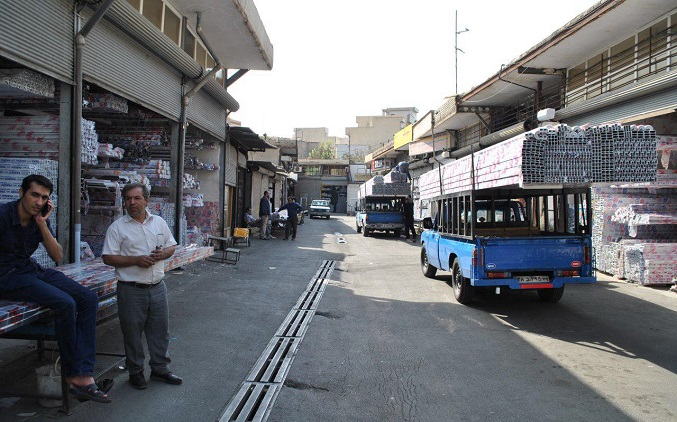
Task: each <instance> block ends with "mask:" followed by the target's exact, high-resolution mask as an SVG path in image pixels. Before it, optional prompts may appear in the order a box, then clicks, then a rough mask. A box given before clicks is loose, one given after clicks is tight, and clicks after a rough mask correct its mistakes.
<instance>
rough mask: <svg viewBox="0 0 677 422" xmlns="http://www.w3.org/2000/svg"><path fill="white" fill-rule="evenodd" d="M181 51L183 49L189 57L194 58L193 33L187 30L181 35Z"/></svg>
mask: <svg viewBox="0 0 677 422" xmlns="http://www.w3.org/2000/svg"><path fill="white" fill-rule="evenodd" d="M183 38H184V40H183V51H185V52H186V53H187V54H188V55H189V56H190V57H192V58H195V35H193V33H192V32H191V31H190V30H188V31H186V33H185V34H184V36H183Z"/></svg>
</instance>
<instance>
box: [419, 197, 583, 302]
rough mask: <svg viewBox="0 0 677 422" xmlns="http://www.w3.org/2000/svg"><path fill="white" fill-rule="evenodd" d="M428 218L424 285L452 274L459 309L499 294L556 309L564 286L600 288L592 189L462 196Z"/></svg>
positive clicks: (439, 202) (437, 203)
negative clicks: (485, 294) (480, 295)
mask: <svg viewBox="0 0 677 422" xmlns="http://www.w3.org/2000/svg"><path fill="white" fill-rule="evenodd" d="M431 211H432V212H431V215H433V216H435V217H434V220H432V219H427V220H426V221H425V222H424V227H425V228H426V230H424V232H423V233H422V234H421V246H422V247H421V269H422V271H423V274H424V275H425V276H426V277H434V276H435V274H436V272H437V270H438V269H440V270H445V271H450V272H451V273H452V280H451V282H452V287H453V289H454V297H455V298H456V300H457V301H458V302H460V303H469V302H471V301H472V300H473V297H474V293H475V291H476V289H479V288H490V289H495V291H496V292H497V293H499V292H500V288H502V287H505V288H509V289H518V290H535V291H537V292H538V295H539V297H540V298H541V299H542V300H544V301H547V302H557V301H559V300H560V299H561V298H562V295H563V293H564V286H565V285H566V284H572V283H594V282H595V281H596V278H595V274H594V271H593V262H592V241H591V236H590V233H591V218H590V216H591V212H592V209H591V205H590V191H589V189H587V188H568V189H567V188H561V189H533V190H532V189H529V190H527V189H511V190H508V191H507V192H506V191H502V190H500V189H496V190H486V191H474V192H463V193H459V194H454V195H447V196H445V197H441V198H435V199H434V200H433V201H431Z"/></svg>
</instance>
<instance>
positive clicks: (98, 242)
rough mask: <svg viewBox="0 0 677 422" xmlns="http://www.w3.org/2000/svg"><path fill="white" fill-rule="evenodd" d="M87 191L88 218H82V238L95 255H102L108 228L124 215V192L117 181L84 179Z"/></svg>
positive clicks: (84, 204) (83, 208)
mask: <svg viewBox="0 0 677 422" xmlns="http://www.w3.org/2000/svg"><path fill="white" fill-rule="evenodd" d="M82 183H83V191H84V193H85V196H84V201H83V205H82V210H83V213H84V214H85V215H86V218H83V219H82V231H81V239H82V240H83V241H85V242H87V244H88V245H89V247H90V248H91V250H92V252H93V253H94V255H95V256H101V252H102V251H103V240H104V236H105V234H106V230H107V228H108V227H109V226H110V225H111V224H112V223H113V221H115V220H117V219H118V218H120V216H122V193H121V189H120V184H119V183H118V182H116V181H111V180H102V179H87V178H85V179H83V180H82Z"/></svg>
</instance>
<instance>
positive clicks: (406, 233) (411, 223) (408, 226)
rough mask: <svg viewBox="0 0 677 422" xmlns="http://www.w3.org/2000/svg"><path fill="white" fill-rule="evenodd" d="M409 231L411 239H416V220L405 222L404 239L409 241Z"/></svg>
mask: <svg viewBox="0 0 677 422" xmlns="http://www.w3.org/2000/svg"><path fill="white" fill-rule="evenodd" d="M409 230H411V237H413V238H416V228H415V227H414V219H413V218H412V219H408V218H407V219H405V220H404V237H406V238H407V239H409Z"/></svg>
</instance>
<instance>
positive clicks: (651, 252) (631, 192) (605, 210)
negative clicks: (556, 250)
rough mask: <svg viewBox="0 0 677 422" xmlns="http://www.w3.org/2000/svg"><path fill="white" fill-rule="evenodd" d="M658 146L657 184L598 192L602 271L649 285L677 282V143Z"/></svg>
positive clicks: (668, 139) (667, 139)
mask: <svg viewBox="0 0 677 422" xmlns="http://www.w3.org/2000/svg"><path fill="white" fill-rule="evenodd" d="M656 146H657V176H656V180H655V181H651V182H649V183H630V184H621V185H612V186H606V187H596V188H594V189H593V207H594V210H593V216H594V230H593V245H594V247H595V251H596V266H597V269H599V270H601V271H604V272H606V273H608V274H611V275H613V276H616V277H618V278H621V279H627V280H629V281H632V282H636V283H639V284H644V285H665V284H670V283H673V282H674V279H675V277H677V262H676V261H675V259H674V256H675V252H677V189H675V188H677V138H676V137H673V136H658V137H657V145H656Z"/></svg>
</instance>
